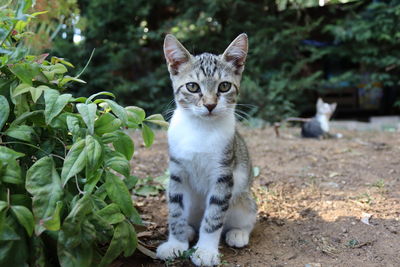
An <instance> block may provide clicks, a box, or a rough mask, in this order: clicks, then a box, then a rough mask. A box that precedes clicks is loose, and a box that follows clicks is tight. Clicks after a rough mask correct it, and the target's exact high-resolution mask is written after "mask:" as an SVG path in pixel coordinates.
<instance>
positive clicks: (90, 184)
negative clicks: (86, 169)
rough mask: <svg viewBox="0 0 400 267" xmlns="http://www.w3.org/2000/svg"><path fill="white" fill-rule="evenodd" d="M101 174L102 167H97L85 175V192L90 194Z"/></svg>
mask: <svg viewBox="0 0 400 267" xmlns="http://www.w3.org/2000/svg"><path fill="white" fill-rule="evenodd" d="M102 174H103V169H97V170H96V171H94V172H90V173H89V177H87V181H86V183H85V187H84V191H85V193H88V194H91V193H92V192H93V189H94V187H95V186H96V184H97V183H98V182H99V180H100V178H101V175H102Z"/></svg>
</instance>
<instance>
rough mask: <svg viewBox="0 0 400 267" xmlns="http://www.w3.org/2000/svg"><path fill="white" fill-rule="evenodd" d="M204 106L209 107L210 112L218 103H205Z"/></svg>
mask: <svg viewBox="0 0 400 267" xmlns="http://www.w3.org/2000/svg"><path fill="white" fill-rule="evenodd" d="M204 106H205V107H206V108H207V109H208V111H209V112H211V111H212V110H213V109H214V108H215V107H216V106H217V104H204Z"/></svg>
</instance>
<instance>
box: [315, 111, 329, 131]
mask: <svg viewBox="0 0 400 267" xmlns="http://www.w3.org/2000/svg"><path fill="white" fill-rule="evenodd" d="M317 120H318V121H319V123H320V125H321V128H322V130H323V131H324V132H329V120H328V118H327V117H326V116H325V115H317Z"/></svg>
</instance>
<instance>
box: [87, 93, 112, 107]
mask: <svg viewBox="0 0 400 267" xmlns="http://www.w3.org/2000/svg"><path fill="white" fill-rule="evenodd" d="M99 95H107V96H111V97H112V98H115V95H114V94H113V93H110V92H106V91H103V92H99V93H97V94H93V95H91V96H89V98H88V99H87V100H86V104H89V103H90V102H91V101H92V99H95V98H96V97H98V96H99Z"/></svg>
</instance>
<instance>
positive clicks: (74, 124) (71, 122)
mask: <svg viewBox="0 0 400 267" xmlns="http://www.w3.org/2000/svg"><path fill="white" fill-rule="evenodd" d="M67 126H68V131H70V132H71V133H72V135H73V136H74V138H76V137H79V134H80V130H81V126H80V124H79V119H78V118H76V117H74V116H67Z"/></svg>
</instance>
